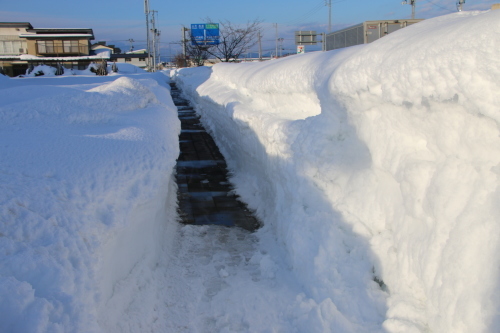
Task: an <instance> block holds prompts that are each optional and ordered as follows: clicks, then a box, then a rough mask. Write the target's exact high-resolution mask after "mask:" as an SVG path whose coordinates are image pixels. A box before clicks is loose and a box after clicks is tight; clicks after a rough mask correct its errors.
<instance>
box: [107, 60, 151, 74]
mask: <svg viewBox="0 0 500 333" xmlns="http://www.w3.org/2000/svg"><path fill="white" fill-rule="evenodd" d="M111 66H112V65H108V72H109V73H111ZM116 66H118V73H120V74H135V73H146V71H145V70H144V69H142V68H139V67H137V66H135V65H132V64H127V63H122V62H117V63H116Z"/></svg>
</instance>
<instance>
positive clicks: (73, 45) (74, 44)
mask: <svg viewBox="0 0 500 333" xmlns="http://www.w3.org/2000/svg"><path fill="white" fill-rule="evenodd" d="M63 46H64V53H78V41H77V40H65V41H63Z"/></svg>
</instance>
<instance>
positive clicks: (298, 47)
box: [297, 45, 306, 54]
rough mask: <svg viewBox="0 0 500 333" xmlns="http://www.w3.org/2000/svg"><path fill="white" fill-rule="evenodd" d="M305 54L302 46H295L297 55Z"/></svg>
mask: <svg viewBox="0 0 500 333" xmlns="http://www.w3.org/2000/svg"><path fill="white" fill-rule="evenodd" d="M305 52H306V47H305V46H304V45H297V54H304V53H305Z"/></svg>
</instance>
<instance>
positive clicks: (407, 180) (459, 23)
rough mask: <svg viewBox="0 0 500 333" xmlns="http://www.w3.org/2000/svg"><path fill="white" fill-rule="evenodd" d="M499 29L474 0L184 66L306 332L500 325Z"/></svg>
mask: <svg viewBox="0 0 500 333" xmlns="http://www.w3.org/2000/svg"><path fill="white" fill-rule="evenodd" d="M498 31H500V11H488V12H461V13H457V14H451V15H447V16H443V17H438V18H435V19H431V20H427V21H424V22H421V23H419V24H416V25H412V26H410V27H407V28H405V29H402V30H399V31H397V32H395V33H393V34H390V35H389V36H387V37H384V38H382V39H380V40H378V41H377V42H375V43H372V44H368V45H363V46H356V47H352V48H348V49H343V50H337V51H332V52H326V53H311V54H305V55H298V56H293V57H289V58H285V59H282V60H279V61H272V62H264V63H258V64H253V63H251V64H219V65H216V66H214V67H213V69H212V70H213V72H212V70H210V69H206V68H202V69H183V70H180V71H176V72H175V74H174V75H175V76H176V80H178V81H179V84H180V85H181V87H182V88H183V89H184V92H185V93H186V94H188V95H189V96H190V98H191V99H192V100H194V101H195V102H196V103H199V109H198V110H199V112H200V113H201V115H202V120H203V121H204V123H205V124H206V126H207V127H208V128H209V129H210V130H211V131H212V132H213V134H214V136H215V138H216V141H217V143H218V145H219V147H220V148H221V151H222V152H223V154H224V155H225V156H226V158H227V159H228V164H229V167H230V168H231V169H232V171H233V173H234V178H233V181H234V182H235V183H236V186H237V192H238V193H239V194H240V195H242V197H243V198H244V200H245V201H247V202H248V203H249V204H250V206H251V207H252V208H253V209H255V210H256V212H257V214H258V215H259V217H260V218H261V219H262V220H263V221H264V223H265V227H264V228H263V229H262V230H261V231H260V232H259V237H260V239H261V242H262V243H265V242H268V243H271V242H274V241H275V239H277V243H278V244H282V246H284V248H285V249H286V253H287V257H288V261H289V264H290V266H291V267H292V268H293V270H294V272H295V274H296V276H297V277H298V278H299V280H300V281H301V283H302V284H303V285H304V294H302V295H298V296H297V302H299V303H300V304H299V305H298V307H299V308H300V309H302V315H301V317H300V318H297V322H296V325H295V327H297V329H298V330H299V331H301V332H302V331H304V332H306V331H307V330H306V327H309V331H314V332H320V331H335V332H363V331H365V332H374V331H381V330H386V331H388V332H429V331H430V332H492V331H497V330H498V329H499V327H500V321H499V317H498V307H499V305H500V304H499V299H500V293H499V286H498V281H499V276H498V266H499V264H500V262H499V259H498V256H497V252H498V250H499V248H498V247H499V246H498V245H499V244H500V240H499V236H500V225H499V224H498V220H499V219H500V210H499V208H498V202H499V199H500V191H499V189H498V184H499V178H498V177H499V175H500V136H499V120H500V116H499V113H498V111H499V110H498V106H499V105H500V94H499V93H498V92H499V91H500V58H499V57H498V54H497V50H498V49H499V48H500V35H499V34H498ZM271 254H273V253H271ZM272 262H273V258H272V256H270V257H269V262H268V263H267V264H265V266H266V267H267V266H269V265H271V266H272ZM268 268H269V267H268ZM269 270H270V271H272V269H271V268H269ZM302 328H303V329H304V330H302Z"/></svg>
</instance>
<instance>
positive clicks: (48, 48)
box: [36, 40, 55, 54]
mask: <svg viewBox="0 0 500 333" xmlns="http://www.w3.org/2000/svg"><path fill="white" fill-rule="evenodd" d="M36 44H37V47H38V53H40V54H47V53H55V50H54V41H53V40H42V41H40V40H39V41H37V42H36Z"/></svg>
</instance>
